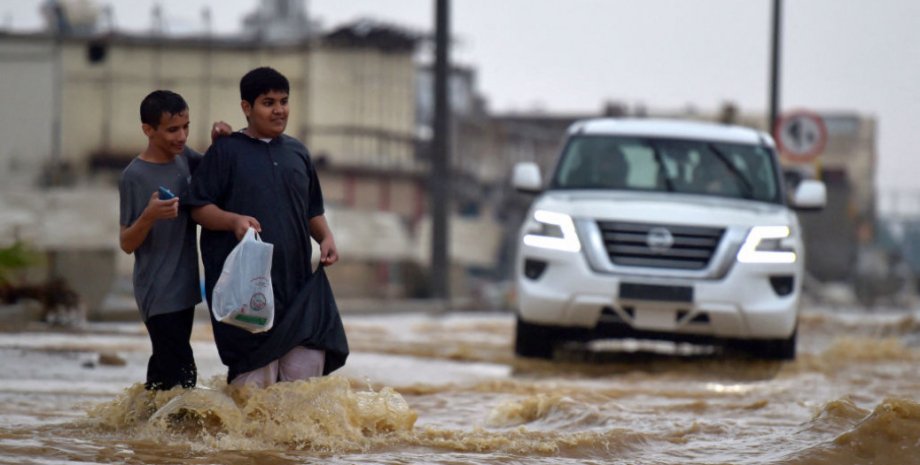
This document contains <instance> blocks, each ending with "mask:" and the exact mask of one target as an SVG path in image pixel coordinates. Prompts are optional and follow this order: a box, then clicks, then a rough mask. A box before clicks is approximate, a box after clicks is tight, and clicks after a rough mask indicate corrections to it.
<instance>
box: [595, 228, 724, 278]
mask: <svg viewBox="0 0 920 465" xmlns="http://www.w3.org/2000/svg"><path fill="white" fill-rule="evenodd" d="M597 224H598V226H599V227H600V230H601V234H602V236H603V238H604V248H605V249H606V250H607V255H608V256H609V257H610V261H611V262H612V263H613V264H615V265H620V266H643V267H652V268H673V269H682V270H700V269H703V268H706V266H707V265H708V264H709V260H710V259H712V255H713V253H714V252H715V250H716V247H718V246H719V240H720V239H721V238H722V234H723V233H724V232H725V230H724V229H722V228H706V227H698V226H677V225H667V224H647V223H622V222H612V221H598V223H597Z"/></svg>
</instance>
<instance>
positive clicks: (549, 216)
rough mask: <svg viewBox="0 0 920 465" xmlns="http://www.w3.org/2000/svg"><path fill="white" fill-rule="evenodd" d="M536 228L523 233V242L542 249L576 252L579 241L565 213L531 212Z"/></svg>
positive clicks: (578, 248) (569, 218) (570, 219)
mask: <svg viewBox="0 0 920 465" xmlns="http://www.w3.org/2000/svg"><path fill="white" fill-rule="evenodd" d="M533 219H534V221H535V222H536V223H537V226H538V227H537V228H536V229H534V230H531V231H529V232H528V233H527V234H526V235H524V244H526V245H529V246H532V247H541V248H544V249H555V250H562V251H565V252H578V251H579V250H581V242H579V241H578V234H577V233H576V232H575V223H574V222H573V221H572V217H571V216H569V215H566V214H565V213H556V212H551V211H546V210H537V211H535V212H534V214H533Z"/></svg>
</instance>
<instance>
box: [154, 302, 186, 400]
mask: <svg viewBox="0 0 920 465" xmlns="http://www.w3.org/2000/svg"><path fill="white" fill-rule="evenodd" d="M194 319H195V308H194V307H191V308H187V309H185V310H181V311H178V312H173V313H167V314H165V315H157V316H153V317H150V319H149V320H147V322H146V323H144V324H145V325H146V326H147V333H148V334H150V343H151V345H152V346H153V355H151V356H150V361H149V362H147V383H146V384H144V387H145V388H147V389H148V390H160V391H166V390H169V389H172V388H174V387H176V386H182V387H184V388H193V387H195V383H196V382H197V381H198V369H197V368H196V367H195V358H194V357H193V356H192V345H191V344H190V343H189V338H190V337H191V336H192V323H193V321H194Z"/></svg>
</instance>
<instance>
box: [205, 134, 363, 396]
mask: <svg viewBox="0 0 920 465" xmlns="http://www.w3.org/2000/svg"><path fill="white" fill-rule="evenodd" d="M188 203H189V205H192V206H204V205H207V204H214V205H216V206H217V207H219V208H221V209H222V210H226V211H228V212H233V213H239V214H241V215H247V216H252V217H254V218H255V219H257V220H258V221H259V224H260V225H261V226H262V232H261V233H260V236H261V237H262V240H263V241H265V242H268V243H271V244H273V245H274V246H275V248H274V254H273V256H272V286H273V289H274V294H275V321H274V326H273V327H272V329H270V330H269V331H267V332H264V333H257V334H254V333H250V332H249V331H246V330H244V329H241V328H238V327H236V326H232V325H228V324H225V323H220V322H217V321H216V320H214V316H213V312H212V314H211V315H212V316H211V323H212V326H213V328H214V339H215V341H216V343H217V350H218V352H219V354H220V359H221V361H222V362H223V363H224V364H225V365H227V367H229V373H228V375H227V380H228V381H230V380H232V379H233V378H235V377H236V376H237V375H239V374H242V373H245V372H247V371H252V370H254V369H257V368H261V367H263V366H265V365H267V364H269V363H270V362H272V361H273V360H277V359H279V358H281V357H282V356H283V355H284V354H286V353H287V352H288V351H289V350H291V349H292V348H294V347H296V346H298V345H302V346H304V347H308V348H312V349H320V350H325V351H326V361H325V368H324V372H323V374H329V373H331V372H332V371H335V370H336V369H338V368H340V367H342V366H343V365H344V364H345V359H346V358H347V357H348V341H347V339H346V337H345V330H344V328H343V326H342V320H341V317H340V315H339V311H338V308H337V307H336V304H335V298H334V297H333V294H332V288H331V287H330V285H329V281H328V279H327V278H326V274H325V272H324V271H323V269H322V267H320V268H319V269H317V271H316V273H314V272H313V270H312V269H311V266H310V255H311V248H312V246H311V243H310V228H309V219H310V218H313V217H315V216H318V215H322V214H323V212H324V209H323V194H322V190H321V189H320V185H319V179H318V178H317V176H316V170H315V169H314V166H313V163H311V161H310V155H309V153H308V152H307V148H306V147H305V146H304V145H303V144H302V143H300V142H299V141H298V140H296V139H294V138H292V137H289V136H286V135H281V136H279V137H276V138H274V139H272V140H271V142H268V143H266V142H263V141H261V140H258V139H253V138H251V137H249V136H247V135H245V134H242V133H239V132H237V133H233V134H232V135H230V136H227V137H222V138H220V139H218V140H217V141H216V142H215V143H214V144H213V145H212V146H211V148H210V149H208V152H207V153H206V154H205V156H204V159H203V160H202V161H201V164H200V166H199V167H198V170H197V171H196V172H195V176H194V177H193V179H192V187H191V195H190V199H189V202H188ZM237 242H238V241H237V240H236V237H235V236H234V234H233V232H232V231H211V230H208V229H202V231H201V259H202V261H203V262H204V275H205V292H206V296H207V299H208V302H210V301H211V293H212V292H213V290H214V284H215V283H217V278H218V277H219V276H220V272H221V269H222V268H223V264H224V260H225V259H226V258H227V255H228V254H229V253H230V251H231V250H232V249H233V247H235V246H236V244H237Z"/></svg>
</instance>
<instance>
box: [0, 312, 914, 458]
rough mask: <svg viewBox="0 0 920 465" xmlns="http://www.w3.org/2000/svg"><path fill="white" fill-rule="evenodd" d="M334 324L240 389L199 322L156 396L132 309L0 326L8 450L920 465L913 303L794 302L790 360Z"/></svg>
mask: <svg viewBox="0 0 920 465" xmlns="http://www.w3.org/2000/svg"><path fill="white" fill-rule="evenodd" d="M345 323H346V330H347V332H348V336H349V340H350V343H351V346H352V355H351V357H350V358H349V362H348V364H347V365H346V367H345V368H343V369H342V370H339V371H338V372H336V373H335V374H334V375H332V376H329V377H326V378H322V379H317V380H312V381H308V382H297V383H282V384H278V385H275V386H273V387H270V388H268V389H263V390H252V391H234V390H231V389H229V388H228V387H227V386H226V384H225V383H224V381H223V375H224V368H223V366H222V365H221V364H220V362H219V360H218V358H217V354H216V350H215V349H214V347H213V341H212V339H211V336H210V327H209V325H208V323H207V322H206V321H205V322H202V323H200V324H198V325H197V326H196V328H195V332H194V334H193V340H194V349H195V356H196V360H197V362H198V365H199V370H200V372H201V374H200V377H199V387H197V388H196V389H194V390H190V391H183V390H178V389H177V390H174V391H170V392H165V393H158V394H151V393H148V392H145V391H144V390H143V388H142V386H141V384H140V382H142V381H143V379H144V373H145V369H146V358H147V357H148V356H149V347H148V342H147V337H146V333H145V332H144V328H143V326H142V325H140V324H139V323H136V324H135V323H119V324H93V325H89V326H87V327H86V328H84V329H82V330H80V331H67V332H56V331H51V330H48V329H46V328H33V329H30V330H27V331H21V332H6V333H0V357H2V360H3V363H2V367H3V368H2V370H0V463H2V464H109V463H128V464H141V463H143V464H173V463H184V464H252V463H258V464H279V465H280V464H313V463H323V464H517V463H544V464H790V465H791V464H801V465H805V464H809V465H811V464H814V465H817V464H828V465H831V464H834V465H837V464H893V465H894V464H912V463H920V370H918V369H917V368H918V362H920V313H915V312H912V311H906V310H892V311H886V312H877V313H865V312H857V311H855V310H854V311H848V310H846V309H837V310H831V309H812V310H809V311H805V312H803V314H802V317H801V323H800V354H799V357H798V358H797V359H796V360H795V361H793V362H763V361H756V360H750V359H745V358H743V357H738V356H726V355H724V354H718V353H708V352H706V351H704V350H702V351H701V350H687V348H686V347H683V346H677V347H675V346H669V345H667V344H648V343H643V342H636V341H630V342H629V343H627V344H598V345H596V346H595V347H594V348H595V349H599V348H602V349H605V350H604V351H585V350H583V348H578V347H569V348H566V350H564V351H563V352H562V353H561V354H560V357H559V359H558V360H556V361H554V362H544V361H533V360H522V359H518V358H515V357H514V356H513V355H512V351H511V339H512V334H513V326H514V323H513V317H512V316H511V315H509V314H505V313H494V314H489V313H480V314H469V313H456V314H448V315H443V316H430V315H422V314H401V315H389V316H377V317H369V316H364V317H357V316H355V317H347V318H346V320H345ZM614 346H615V347H614ZM611 348H615V349H616V350H609V349H611ZM101 355H104V356H105V357H101ZM111 355H116V356H117V358H116V360H117V359H121V360H123V362H124V363H123V364H119V363H116V364H111V363H108V362H106V363H100V359H102V360H103V361H106V360H110V358H106V357H110V356H111Z"/></svg>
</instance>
